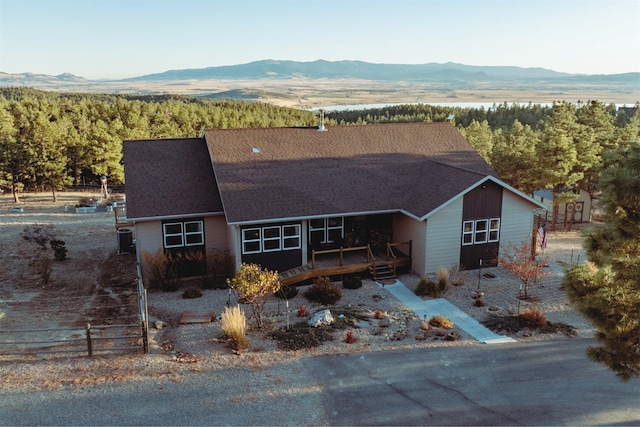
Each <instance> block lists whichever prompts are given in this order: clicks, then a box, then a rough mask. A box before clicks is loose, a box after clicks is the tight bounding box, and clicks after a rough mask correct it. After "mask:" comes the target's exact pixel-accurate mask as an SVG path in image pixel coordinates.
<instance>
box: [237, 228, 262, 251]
mask: <svg viewBox="0 0 640 427" xmlns="http://www.w3.org/2000/svg"><path fill="white" fill-rule="evenodd" d="M247 231H257V232H258V238H257V239H247V238H245V236H246V234H245V233H246V232H247ZM255 242H258V250H256V251H247V250H245V243H255ZM261 252H262V229H261V228H245V229H244V230H242V254H243V255H250V254H259V253H261Z"/></svg>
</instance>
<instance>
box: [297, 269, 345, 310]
mask: <svg viewBox="0 0 640 427" xmlns="http://www.w3.org/2000/svg"><path fill="white" fill-rule="evenodd" d="M303 295H304V297H305V298H306V299H308V300H309V301H313V302H317V303H319V304H322V305H333V304H335V303H337V302H338V301H340V298H342V289H340V288H339V287H337V286H336V285H334V284H333V283H332V282H331V279H329V278H328V277H326V276H323V277H316V278H315V279H313V284H312V285H311V287H310V288H309V289H307V290H306V291H305V292H304V294H303Z"/></svg>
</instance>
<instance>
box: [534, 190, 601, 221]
mask: <svg viewBox="0 0 640 427" xmlns="http://www.w3.org/2000/svg"><path fill="white" fill-rule="evenodd" d="M562 193H573V195H574V196H573V197H575V195H577V199H575V200H573V201H571V202H564V201H561V202H560V203H559V204H558V219H557V222H558V223H561V224H564V225H566V224H567V223H568V222H569V221H570V220H572V221H573V223H579V222H589V221H591V209H592V207H593V201H592V200H591V194H590V193H589V192H588V191H587V190H584V189H580V190H578V189H573V188H572V189H567V190H565V191H563V192H562ZM533 197H534V199H536V200H538V201H540V202H541V203H544V204H545V206H546V208H547V209H546V210H545V211H543V212H541V213H540V218H541V220H542V221H545V222H546V220H548V221H551V211H552V209H553V191H551V190H536V191H534V192H533Z"/></svg>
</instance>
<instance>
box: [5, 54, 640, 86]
mask: <svg viewBox="0 0 640 427" xmlns="http://www.w3.org/2000/svg"><path fill="white" fill-rule="evenodd" d="M292 78H301V79H363V80H380V81H408V82H423V83H429V82H433V83H446V82H456V83H460V82H462V81H464V82H470V83H472V82H481V81H484V82H504V81H522V82H523V81H541V80H545V81H550V82H556V83H560V82H564V83H569V82H572V81H574V82H579V83H581V84H588V83H595V84H598V83H600V84H602V83H605V84H640V73H624V74H597V75H587V74H569V73H561V72H557V71H553V70H549V69H545V68H522V67H514V66H476V65H464V64H458V63H454V62H447V63H443V64H441V63H428V64H375V63H370V62H363V61H325V60H317V61H312V62H298V61H278V60H271V59H268V60H262V61H255V62H250V63H247V64H240V65H226V66H219V67H207V68H197V69H181V70H169V71H165V72H161V73H155V74H147V75H143V76H138V77H132V78H127V79H120V80H99V81H96V82H153V81H181V80H216V79H220V80H262V79H270V80H275V79H292ZM91 81H92V80H87V79H85V78H83V77H78V76H75V75H73V74H70V73H64V74H60V75H57V76H50V75H44V74H33V73H22V74H7V73H3V72H0V86H14V85H20V86H22V85H27V86H28V85H37V84H38V83H45V82H46V83H49V84H51V83H54V82H59V83H60V84H61V85H64V84H65V83H72V84H81V83H89V82H91Z"/></svg>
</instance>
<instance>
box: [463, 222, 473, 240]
mask: <svg viewBox="0 0 640 427" xmlns="http://www.w3.org/2000/svg"><path fill="white" fill-rule="evenodd" d="M467 245H473V221H465V222H463V223H462V246H467Z"/></svg>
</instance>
